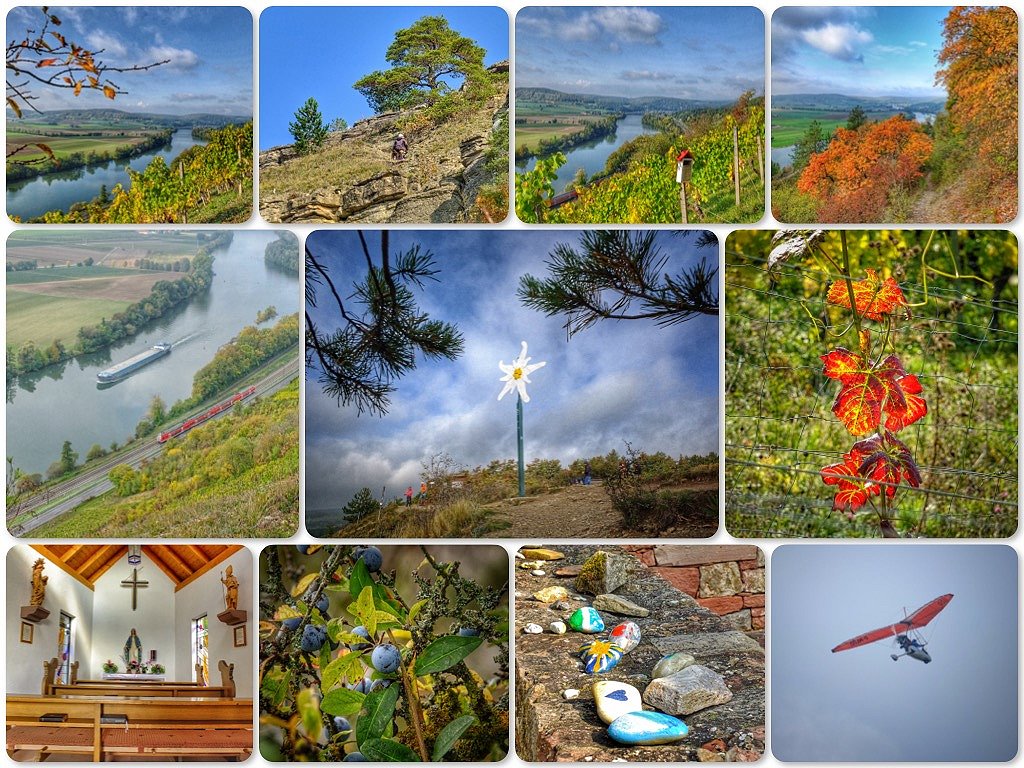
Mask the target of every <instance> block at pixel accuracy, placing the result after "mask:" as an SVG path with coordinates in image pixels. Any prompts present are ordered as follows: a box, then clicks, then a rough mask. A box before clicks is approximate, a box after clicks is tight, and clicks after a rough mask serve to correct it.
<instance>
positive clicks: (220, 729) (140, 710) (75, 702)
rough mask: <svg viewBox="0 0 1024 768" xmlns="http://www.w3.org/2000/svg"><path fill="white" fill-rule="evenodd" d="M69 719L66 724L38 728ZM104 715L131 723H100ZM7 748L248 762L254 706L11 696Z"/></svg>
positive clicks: (46, 752)
mask: <svg viewBox="0 0 1024 768" xmlns="http://www.w3.org/2000/svg"><path fill="white" fill-rule="evenodd" d="M51 713H64V714H66V715H67V720H66V721H65V722H63V723H51V722H41V721H40V720H39V718H40V717H41V716H43V715H44V714H51ZM104 716H119V717H121V718H125V719H126V720H127V722H120V723H103V722H102V721H101V720H102V718H103V717H104ZM7 749H8V752H9V753H12V754H13V752H14V751H15V750H33V751H38V752H39V755H40V759H41V760H45V759H46V758H47V757H50V756H51V755H60V754H85V755H90V756H91V757H92V759H93V760H94V761H101V760H104V759H109V758H112V757H115V756H122V757H123V756H136V757H138V756H143V755H148V756H157V757H166V758H167V759H173V758H176V757H185V756H188V757H222V758H228V759H236V760H244V759H246V758H247V757H248V756H249V755H250V754H251V753H252V749H253V713H252V699H204V698H170V697H159V698H118V697H115V696H74V697H69V696H8V697H7Z"/></svg>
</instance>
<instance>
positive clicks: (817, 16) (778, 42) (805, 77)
mask: <svg viewBox="0 0 1024 768" xmlns="http://www.w3.org/2000/svg"><path fill="white" fill-rule="evenodd" d="M949 10H950V8H949V7H935V6H914V7H893V8H889V7H871V6H839V7H826V6H810V7H784V8H779V9H778V10H777V11H776V12H775V14H774V15H773V16H772V93H780V94H781V93H843V94H846V95H850V96H903V97H912V98H928V99H944V98H945V91H943V90H942V89H941V88H937V87H936V86H935V70H936V67H937V64H936V61H935V56H936V54H937V53H938V52H939V49H940V48H941V47H942V21H943V19H945V17H946V15H947V13H949Z"/></svg>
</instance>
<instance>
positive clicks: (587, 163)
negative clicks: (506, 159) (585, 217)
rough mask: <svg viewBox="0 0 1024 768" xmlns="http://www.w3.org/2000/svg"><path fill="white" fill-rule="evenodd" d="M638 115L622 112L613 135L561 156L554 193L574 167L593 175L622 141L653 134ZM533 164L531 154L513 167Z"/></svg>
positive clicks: (526, 168) (525, 168)
mask: <svg viewBox="0 0 1024 768" xmlns="http://www.w3.org/2000/svg"><path fill="white" fill-rule="evenodd" d="M642 120H643V116H642V115H626V116H625V117H624V118H622V119H621V120H619V121H618V123H616V124H615V134H614V135H613V136H608V137H607V138H604V139H598V140H597V141H591V142H588V143H586V144H580V145H579V146H578V147H573V148H572V149H570V150H569V151H567V152H564V153H563V154H564V155H565V160H566V162H565V165H563V166H562V167H561V168H559V169H558V177H557V178H556V179H555V183H554V186H555V194H558V193H559V192H563V191H564V190H565V187H566V185H567V184H569V182H571V181H572V180H573V177H574V176H575V175H576V169H577V168H582V169H583V170H584V171H586V172H587V176H588V177H589V176H593V175H594V174H595V173H597V172H598V171H603V170H604V164H605V162H606V161H607V160H608V155H610V154H611V153H612V152H614V151H615V150H616V149H618V148H619V147H621V146H622V145H623V144H626V143H627V142H630V141H632V140H633V139H635V138H636V137H637V136H643V135H645V134H651V133H657V131H656V130H654V129H653V128H645V127H644V126H643V123H642ZM536 164H537V158H535V157H531V158H530V159H529V160H528V161H527V162H526V164H525V165H522V166H517V167H516V170H517V171H520V172H522V171H532V170H533V167H534V166H535V165H536Z"/></svg>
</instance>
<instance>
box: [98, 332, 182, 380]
mask: <svg viewBox="0 0 1024 768" xmlns="http://www.w3.org/2000/svg"><path fill="white" fill-rule="evenodd" d="M170 353H171V345H170V344H169V343H168V342H166V341H162V342H160V343H159V344H154V345H153V346H152V347H150V348H149V349H147V350H146V351H145V352H140V353H139V354H137V355H134V356H132V357H129V358H128V359H127V360H124V361H123V362H120V363H118V364H117V365H112V366H110V367H109V368H104V369H103V370H102V371H100V372H99V373H97V374H96V381H98V382H99V383H100V384H110V383H111V382H114V381H120V380H121V379H123V378H125V377H126V376H131V375H132V374H133V373H135V371H137V370H139V368H142V367H143V366H144V365H149V364H150V363H152V362H153V361H154V360H159V359H160V358H161V357H163V356H164V355H169V354H170Z"/></svg>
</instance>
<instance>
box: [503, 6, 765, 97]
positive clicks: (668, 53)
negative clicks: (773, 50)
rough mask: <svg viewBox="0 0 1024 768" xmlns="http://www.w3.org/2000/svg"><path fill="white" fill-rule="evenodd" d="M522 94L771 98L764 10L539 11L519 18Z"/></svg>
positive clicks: (518, 67)
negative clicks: (525, 90)
mask: <svg viewBox="0 0 1024 768" xmlns="http://www.w3.org/2000/svg"><path fill="white" fill-rule="evenodd" d="M515 59H516V60H515V67H516V86H517V87H526V86H532V87H544V88H554V89H555V90H558V91H566V92H569V93H591V94H600V95H609V96H671V97H675V98H681V99H708V100H716V101H730V100H733V99H735V98H736V97H737V96H739V95H740V94H741V93H743V92H744V91H746V90H748V89H753V90H755V91H756V92H757V93H759V94H763V93H764V71H765V67H764V16H763V15H762V13H761V11H759V10H758V9H756V8H731V7H715V8H702V7H693V8H672V7H656V8H655V7H652V8H639V7H634V6H630V7H619V8H616V7H600V8H588V7H579V8H568V7H541V8H536V7H531V8H523V9H522V10H520V11H519V13H518V14H517V15H516V56H515Z"/></svg>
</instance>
